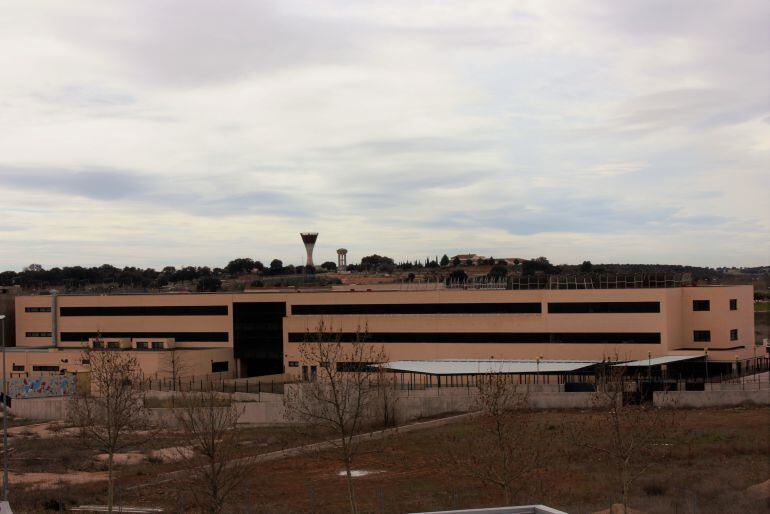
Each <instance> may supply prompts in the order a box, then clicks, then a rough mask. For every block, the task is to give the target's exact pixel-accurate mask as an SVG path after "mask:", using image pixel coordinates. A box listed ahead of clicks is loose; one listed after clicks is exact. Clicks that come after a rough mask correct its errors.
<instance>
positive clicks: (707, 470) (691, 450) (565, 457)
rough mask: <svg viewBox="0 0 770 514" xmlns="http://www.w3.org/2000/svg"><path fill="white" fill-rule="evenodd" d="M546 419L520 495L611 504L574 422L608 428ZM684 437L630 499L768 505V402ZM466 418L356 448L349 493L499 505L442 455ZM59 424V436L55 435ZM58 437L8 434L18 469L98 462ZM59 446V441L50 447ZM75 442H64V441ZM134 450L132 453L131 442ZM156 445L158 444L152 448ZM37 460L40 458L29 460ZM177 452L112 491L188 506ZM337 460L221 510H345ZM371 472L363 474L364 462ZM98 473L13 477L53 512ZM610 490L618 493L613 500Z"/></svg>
mask: <svg viewBox="0 0 770 514" xmlns="http://www.w3.org/2000/svg"><path fill="white" fill-rule="evenodd" d="M531 416H536V417H537V423H538V426H540V427H542V438H541V442H542V443H543V445H544V447H545V448H547V450H548V451H547V453H544V454H543V458H542V459H541V461H539V464H538V465H537V466H536V467H533V468H532V469H531V471H529V472H527V473H526V474H525V477H526V478H525V482H526V484H525V487H524V488H523V490H522V491H521V492H519V493H518V494H517V496H516V498H515V499H514V503H515V504H529V503H543V504H546V505H549V506H551V507H554V508H557V509H561V510H564V511H567V512H570V513H582V514H588V513H593V512H597V511H602V510H605V511H606V510H607V509H608V507H609V505H610V504H611V503H614V502H613V501H612V500H613V499H612V490H611V486H610V484H611V483H612V478H613V472H612V471H611V470H610V469H608V468H609V467H608V466H607V464H606V463H605V462H602V461H601V460H598V459H597V457H596V455H595V454H593V453H592V452H590V451H588V450H586V449H584V448H580V447H576V446H575V445H574V444H572V443H571V438H570V437H568V433H569V432H570V431H575V432H579V433H583V434H589V435H590V437H595V438H597V439H599V438H601V437H602V434H603V433H604V432H603V431H604V430H605V428H604V427H603V426H602V424H601V421H600V419H599V418H598V417H597V415H596V413H593V412H590V411H549V412H538V413H533V414H531ZM680 419H681V423H680V424H681V427H682V428H683V429H684V430H683V433H686V434H687V437H686V444H684V443H682V444H678V445H675V446H673V447H671V449H670V451H668V452H666V454H665V455H664V456H662V457H661V458H660V459H659V460H656V461H655V462H651V467H650V468H649V470H648V471H647V472H646V473H645V474H644V475H643V476H642V477H641V478H640V479H639V480H638V482H637V483H636V485H635V486H634V488H633V490H632V502H631V504H632V507H633V508H635V509H637V510H639V511H642V512H645V513H647V514H658V513H661V514H662V513H673V512H676V513H696V512H697V513H700V514H717V513H719V514H729V513H736V514H738V513H742V514H743V513H747V514H751V513H765V512H767V511H768V507H770V499H769V495H770V486H768V485H767V484H768V479H770V457H769V456H770V453H768V440H769V439H770V438H769V436H770V409H768V408H735V409H708V410H697V411H696V410H682V411H681V416H680ZM468 423H472V421H468V420H464V421H460V422H457V423H454V424H451V425H447V426H443V427H437V428H431V429H428V430H424V431H419V432H412V433H406V434H401V435H398V436H396V437H394V438H391V439H389V440H388V441H387V442H386V443H371V444H368V445H366V446H365V447H363V451H362V453H361V454H360V455H359V456H358V458H357V459H356V461H355V469H356V470H359V471H362V473H359V474H360V475H361V476H358V477H356V478H355V479H354V480H355V483H356V492H357V496H358V499H359V503H360V507H361V511H362V512H367V513H377V514H380V513H388V514H390V513H394V514H395V513H403V512H421V511H430V510H443V509H452V508H480V507H493V506H500V505H502V504H503V501H502V496H501V493H500V491H499V490H498V489H495V488H493V487H489V486H485V485H484V484H482V483H480V482H479V481H478V480H476V479H474V478H471V477H470V476H469V475H468V474H467V472H466V471H467V470H463V469H457V468H456V467H455V466H453V465H452V464H451V462H450V460H449V459H448V458H447V444H449V442H450V441H453V440H458V439H459V440H462V436H463V434H464V433H465V432H466V431H467V429H468ZM58 434H61V435H58ZM58 434H54V436H53V437H48V438H40V437H37V438H36V437H23V436H16V437H14V438H12V444H13V446H15V449H14V453H15V458H14V459H13V460H12V461H11V470H12V471H13V472H14V473H21V472H37V473H43V472H49V473H60V474H65V473H70V472H72V471H81V472H92V473H96V472H103V470H104V468H103V466H104V464H103V462H99V460H98V459H97V458H96V455H97V453H98V452H89V451H88V450H83V449H82V447H81V446H77V445H76V441H75V440H74V439H72V438H71V437H70V436H69V435H68V434H67V432H66V431H62V430H59V431H58ZM241 440H242V444H243V448H244V450H243V452H244V454H257V453H265V452H268V451H272V450H275V449H280V448H283V447H290V446H293V445H297V444H299V443H301V442H303V441H302V440H301V438H299V436H297V435H296V434H295V433H294V432H292V431H291V430H290V429H286V428H251V429H245V430H243V431H242V433H241ZM174 444H180V442H179V441H178V439H174V437H173V436H172V435H169V437H168V438H166V439H164V438H153V439H152V440H151V441H142V442H140V441H137V444H136V446H135V447H133V448H130V452H135V453H142V454H145V455H151V452H152V451H156V452H157V451H158V450H162V449H163V448H168V447H171V446H173V445H174ZM54 445H55V446H54ZM70 447H71V448H72V450H68V448H70ZM127 453H129V452H127ZM156 455H157V453H156ZM36 459H37V460H36ZM177 466H178V463H176V464H175V463H172V462H163V459H160V458H153V459H148V460H145V461H143V462H141V463H139V464H131V463H130V461H129V463H126V464H124V465H121V466H120V468H119V472H118V473H119V477H120V478H119V481H118V484H117V498H118V501H119V503H121V504H125V505H145V506H155V507H163V508H164V509H166V511H167V512H191V511H193V509H192V508H191V507H190V505H189V504H188V503H187V502H188V501H189V500H188V499H187V498H186V497H185V493H184V491H183V490H180V488H179V487H178V484H176V483H175V482H173V481H165V480H166V479H165V477H164V475H163V474H164V473H167V472H169V471H172V470H176V469H177ZM341 470H342V466H341V465H340V463H339V462H337V461H336V460H334V455H333V454H331V453H330V452H323V453H314V454H310V455H304V456H300V457H292V458H286V459H282V460H277V461H271V462H265V463H262V464H259V465H256V466H255V467H254V469H253V472H252V473H251V474H250V475H249V476H247V477H245V481H244V483H243V484H242V486H241V488H240V489H239V490H238V491H237V493H236V494H234V495H233V497H232V498H231V503H230V505H229V506H228V508H227V512H232V513H238V512H248V513H270V514H289V513H311V512H312V513H316V514H325V513H329V514H332V513H334V514H336V513H339V512H346V511H347V510H348V505H347V494H346V486H345V478H344V477H343V476H340V471H341ZM367 471H368V472H369V473H365V472H367ZM105 493H106V483H105V482H103V481H97V482H91V483H81V484H75V483H72V484H68V485H67V486H66V487H52V488H48V489H41V488H34V487H32V484H29V485H25V486H22V485H21V484H19V483H18V482H17V483H16V484H14V482H13V481H12V487H11V504H12V505H13V507H14V509H15V510H14V512H20V513H25V512H50V510H49V511H46V510H45V507H49V508H51V507H52V506H58V505H59V504H60V503H62V504H64V505H66V506H68V507H69V506H73V505H76V504H86V503H91V504H94V503H103V502H104V498H105ZM615 501H617V498H616V499H615Z"/></svg>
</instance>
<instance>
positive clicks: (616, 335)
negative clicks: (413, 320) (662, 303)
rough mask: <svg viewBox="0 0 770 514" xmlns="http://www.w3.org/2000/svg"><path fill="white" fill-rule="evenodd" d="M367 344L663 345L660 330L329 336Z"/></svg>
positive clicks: (294, 337) (298, 338)
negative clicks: (362, 341) (361, 340)
mask: <svg viewBox="0 0 770 514" xmlns="http://www.w3.org/2000/svg"><path fill="white" fill-rule="evenodd" d="M332 337H334V338H335V339H336V338H338V337H339V338H340V340H341V341H342V342H352V341H356V340H357V339H358V340H360V339H363V340H364V341H365V342H368V343H414V344H419V343H460V344H462V343H488V344H497V343H503V344H505V343H557V344H584V343H595V344H660V332H368V333H365V334H357V333H355V332H342V333H339V332H337V333H334V334H329V338H332ZM306 338H307V334H306V333H304V332H289V342H290V343H301V342H303V341H305V340H306Z"/></svg>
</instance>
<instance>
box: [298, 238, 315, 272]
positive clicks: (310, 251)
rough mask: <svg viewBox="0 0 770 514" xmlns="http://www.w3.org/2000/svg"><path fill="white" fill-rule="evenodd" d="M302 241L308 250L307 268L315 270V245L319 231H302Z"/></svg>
mask: <svg viewBox="0 0 770 514" xmlns="http://www.w3.org/2000/svg"><path fill="white" fill-rule="evenodd" d="M300 236H301V237H302V242H303V243H305V251H306V252H307V262H306V263H305V268H307V269H308V271H310V270H313V269H314V268H315V266H313V247H314V246H315V240H316V239H318V232H302V233H300Z"/></svg>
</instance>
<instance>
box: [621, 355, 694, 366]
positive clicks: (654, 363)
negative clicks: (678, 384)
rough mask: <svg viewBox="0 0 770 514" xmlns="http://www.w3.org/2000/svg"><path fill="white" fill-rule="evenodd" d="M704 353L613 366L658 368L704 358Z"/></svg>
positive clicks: (667, 356)
mask: <svg viewBox="0 0 770 514" xmlns="http://www.w3.org/2000/svg"><path fill="white" fill-rule="evenodd" d="M705 356H706V354H705V353H701V354H698V355H666V356H664V357H655V358H653V359H641V360H638V361H632V362H621V363H620V364H614V366H621V367H625V368H636V367H639V368H641V367H647V366H660V365H661V364H671V363H672V362H681V361H689V360H693V359H700V358H703V357H705Z"/></svg>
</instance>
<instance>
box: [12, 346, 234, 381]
mask: <svg viewBox="0 0 770 514" xmlns="http://www.w3.org/2000/svg"><path fill="white" fill-rule="evenodd" d="M107 351H112V350H107ZM121 351H122V350H121ZM128 352H129V353H130V354H131V355H132V356H134V357H136V360H137V361H138V364H139V367H140V368H141V370H142V373H143V374H144V375H145V376H146V377H152V378H154V377H155V376H156V375H157V376H158V377H159V378H168V376H169V374H170V359H171V352H170V351H166V350H137V351H131V350H129V351H128ZM176 356H177V359H178V362H179V363H180V368H178V369H181V374H182V375H184V376H195V377H201V376H204V375H211V374H212V373H211V363H212V362H221V361H227V362H229V369H230V371H231V372H232V371H234V370H235V359H234V358H233V353H232V350H231V349H230V348H211V349H199V350H196V349H192V350H190V349H188V350H177V351H176ZM84 357H85V352H84V350H83V349H82V348H49V349H45V350H31V351H29V350H28V351H22V350H20V349H14V350H9V351H7V352H6V372H7V373H8V375H9V376H20V375H22V374H25V373H26V374H27V375H28V376H37V375H40V374H41V372H39V371H38V372H36V371H34V369H33V366H59V370H60V371H68V372H73V371H87V366H85V365H83V363H82V360H83V358H84ZM14 364H16V365H21V366H24V371H13V365H14ZM45 373H46V374H50V373H51V372H45Z"/></svg>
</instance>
